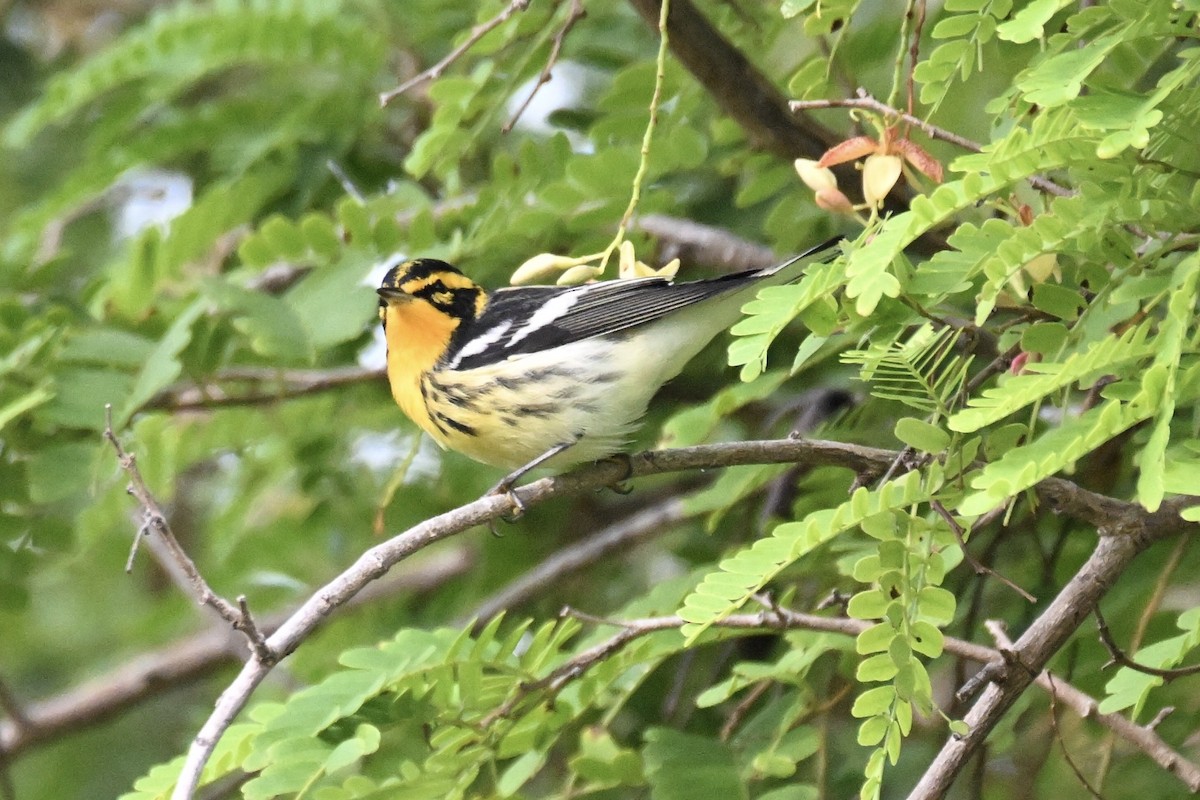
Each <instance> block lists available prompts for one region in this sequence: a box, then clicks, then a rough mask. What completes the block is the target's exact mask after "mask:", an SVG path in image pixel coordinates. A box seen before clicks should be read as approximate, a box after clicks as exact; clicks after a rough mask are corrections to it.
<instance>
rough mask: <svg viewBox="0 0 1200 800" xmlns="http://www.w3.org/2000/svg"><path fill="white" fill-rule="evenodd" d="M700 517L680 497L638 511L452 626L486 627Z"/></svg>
mask: <svg viewBox="0 0 1200 800" xmlns="http://www.w3.org/2000/svg"><path fill="white" fill-rule="evenodd" d="M699 513H700V512H698V511H689V510H688V507H687V503H686V501H685V500H684V499H683V498H677V497H676V498H671V499H670V500H667V501H666V502H664V503H658V504H655V505H654V506H651V507H650V508H646V509H643V510H641V511H638V512H637V513H635V514H633V515H632V516H630V517H627V518H626V519H623V520H621V521H620V522H617V523H615V524H613V525H610V526H608V527H607V528H605V529H604V530H602V531H598V532H597V533H594V534H588V535H587V536H586V537H585V538H583V539H581V540H579V541H578V542H574V543H572V544H570V545H569V546H567V547H564V548H562V549H560V550H557V551H556V552H554V553H551V554H550V555H549V556H548V557H547V558H545V559H544V560H542V561H541V562H539V563H538V564H536V565H535V566H533V567H532V568H530V569H528V570H526V571H525V572H523V573H522V574H521V575H518V576H517V577H516V578H515V579H513V580H512V581H510V582H509V583H508V584H506V585H504V586H502V587H500V588H499V589H498V590H496V591H494V592H492V593H491V594H490V595H488V596H487V597H486V598H484V599H483V600H482V601H481V602H479V603H478V604H477V605H476V606H475V607H474V608H473V609H472V610H471V611H470V612H468V613H466V614H463V615H461V616H460V617H459V618H458V619H456V620H454V621H453V622H451V623H450V624H451V625H452V626H453V627H456V628H461V627H463V626H465V625H467V624H468V623H470V622H471V621H472V620H474V622H475V625H477V626H480V625H483V624H485V623H486V622H487V621H488V620H490V619H491V618H492V617H494V616H496V615H497V614H499V613H501V612H502V611H505V610H507V609H511V608H514V607H516V606H518V605H520V604H521V603H524V602H527V601H528V600H529V599H530V598H531V597H534V596H536V595H538V594H541V593H544V592H546V591H547V590H549V589H552V588H553V587H554V586H555V585H557V584H558V583H560V582H561V581H562V580H563V578H565V577H566V576H568V575H571V574H573V573H575V572H578V571H580V570H582V569H584V568H585V567H588V566H590V565H592V564H595V563H596V562H597V561H599V560H600V559H602V558H604V557H605V556H608V555H611V554H613V553H617V552H629V551H630V550H631V549H632V548H633V547H635V546H637V545H638V544H640V543H642V542H644V541H646V540H648V539H651V538H653V537H656V536H661V535H663V534H665V533H667V532H669V531H672V530H674V529H675V528H676V527H677V526H678V525H680V524H681V523H683V522H685V521H686V520H688V519H690V518H692V517H694V516H697V515H698V514H699Z"/></svg>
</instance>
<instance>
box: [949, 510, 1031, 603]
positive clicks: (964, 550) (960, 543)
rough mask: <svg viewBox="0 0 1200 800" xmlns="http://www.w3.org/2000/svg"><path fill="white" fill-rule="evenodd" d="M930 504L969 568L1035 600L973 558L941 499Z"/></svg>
mask: <svg viewBox="0 0 1200 800" xmlns="http://www.w3.org/2000/svg"><path fill="white" fill-rule="evenodd" d="M930 506H931V507H932V508H933V510H934V511H935V512H937V515H938V516H939V517H941V518H942V519H943V520H945V521H946V525H948V526H949V528H950V532H951V533H953V534H954V539H955V541H957V542H958V547H959V549H960V550H961V551H962V554H963V558H965V559H966V560H967V563H968V564H970V565H971V569H972V570H973V571H974V573H975V574H976V575H991V576H992V577H993V578H995V579H996V580H998V581H1000V582H1001V583H1003V584H1004V585H1005V586H1007V587H1008V588H1010V589H1012V590H1013V591H1014V592H1016V593H1017V594H1019V595H1021V597H1023V598H1025V600H1026V601H1027V602H1030V603H1036V602H1037V598H1036V597H1034V596H1033V595H1031V594H1030V593H1029V592H1027V591H1025V590H1024V589H1022V588H1021V587H1020V586H1018V585H1017V584H1015V583H1013V582H1012V581H1010V580H1009V579H1008V578H1006V577H1004V576H1003V575H1001V574H1000V573H999V572H996V570H994V569H992V568H991V567H989V566H987V565H986V564H984V563H982V562H981V561H980V560H979V559H977V558H975V556H973V555H972V554H971V551H970V550H968V549H967V542H966V540H965V539H963V534H964V533H965V531H964V530H963V526H962V525H959V524H958V520H956V519H955V518H954V515H953V514H951V513H950V512H949V511H948V510H947V509H946V507H945V506H944V505H942V501H941V500H934V501H933V502H932V503H930Z"/></svg>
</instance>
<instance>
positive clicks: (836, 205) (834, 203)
mask: <svg viewBox="0 0 1200 800" xmlns="http://www.w3.org/2000/svg"><path fill="white" fill-rule="evenodd" d="M814 199H815V200H816V202H817V208H821V209H824V210H825V211H832V212H833V213H835V214H853V213H854V204H853V203H851V202H850V198H849V197H846V195H844V194H842V192H841V191H840V190H839V189H821V190H820V191H818V192H817V193H816V195H815V196H814Z"/></svg>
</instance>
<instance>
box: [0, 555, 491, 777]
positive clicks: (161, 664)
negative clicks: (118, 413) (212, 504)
mask: <svg viewBox="0 0 1200 800" xmlns="http://www.w3.org/2000/svg"><path fill="white" fill-rule="evenodd" d="M472 565H473V559H472V558H471V556H470V555H469V553H468V551H467V550H466V549H465V548H457V549H454V550H451V551H449V552H446V553H439V554H438V555H436V556H431V557H429V558H422V559H421V560H420V562H419V563H414V564H413V565H412V567H413V568H412V569H410V570H404V571H399V572H397V573H396V574H395V575H390V576H388V577H387V578H385V579H384V580H381V581H378V582H376V583H374V584H372V585H371V586H368V587H366V588H365V589H364V590H363V591H361V592H359V593H358V594H357V595H355V597H354V598H353V599H352V600H351V601H350V602H348V603H347V604H346V608H347V609H350V608H359V607H362V606H365V605H367V604H369V603H373V602H376V601H378V600H383V599H386V598H391V597H396V596H398V595H403V594H424V593H426V592H429V591H432V590H433V589H436V588H437V587H439V586H441V585H442V584H444V583H446V582H447V581H449V580H450V579H452V578H455V577H457V576H459V575H461V574H463V573H464V572H466V571H467V570H468V569H470V568H471V566H472ZM291 614H292V611H290V610H289V611H283V612H279V613H275V614H269V615H267V616H265V617H264V618H263V619H262V621H261V622H260V626H261V628H262V631H263V632H264V633H265V634H270V633H271V632H273V631H275V630H276V629H277V628H278V627H279V626H280V625H282V624H283V622H284V621H285V620H286V619H287V618H288V617H289V616H291ZM236 641H237V639H236V638H234V637H233V636H232V635H231V634H230V632H229V631H228V630H227V629H224V628H221V629H217V628H210V629H208V630H205V631H202V632H200V633H197V634H193V635H191V636H186V637H183V638H181V639H177V640H175V641H174V642H171V643H170V644H168V645H166V646H164V647H161V648H159V649H157V650H151V651H149V652H145V653H141V654H139V655H137V656H135V657H133V658H131V659H130V660H129V661H127V662H125V663H124V664H121V665H119V666H117V667H115V668H114V669H111V670H109V671H108V672H106V673H104V674H103V675H100V676H98V677H96V678H94V679H92V680H90V681H87V682H85V683H81V684H79V685H78V686H74V687H72V688H70V689H67V690H66V691H64V692H62V693H60V694H57V695H55V696H53V697H49V698H46V699H44V700H38V701H35V702H32V703H30V704H29V706H28V708H26V709H21V717H20V718H18V717H16V716H14V714H13V709H11V708H8V707H7V706H6V707H5V713H6V714H8V719H3V720H0V761H3V760H4V759H13V758H15V757H17V756H19V755H21V754H22V753H25V752H28V751H30V750H33V749H36V748H37V747H40V746H43V745H46V744H51V743H53V742H55V741H58V740H59V739H61V738H62V737H64V736H67V735H70V734H74V733H79V732H82V731H84V730H86V729H88V728H90V727H93V726H95V725H99V724H101V723H103V722H105V721H107V720H109V719H112V718H113V717H116V716H118V715H119V714H122V713H124V712H126V711H128V710H129V709H130V708H132V707H133V706H135V705H137V704H138V703H141V702H143V701H145V700H148V699H150V698H152V697H157V696H158V695H160V694H162V693H164V692H167V691H170V690H172V689H177V688H180V687H182V686H186V685H188V684H191V683H195V682H197V681H200V680H203V679H204V678H206V677H208V676H210V675H212V674H213V673H214V672H216V671H218V670H220V669H222V668H224V667H227V666H231V665H234V664H241V663H243V662H244V660H245V659H244V656H243V655H242V652H243V651H241V649H240V648H236V647H234V646H233V645H234V644H235V643H236Z"/></svg>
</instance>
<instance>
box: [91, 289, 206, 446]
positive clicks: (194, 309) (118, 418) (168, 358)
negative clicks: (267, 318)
mask: <svg viewBox="0 0 1200 800" xmlns="http://www.w3.org/2000/svg"><path fill="white" fill-rule="evenodd" d="M204 307H205V303H204V301H202V300H196V301H194V302H192V304H191V305H189V306H188V307H187V308H185V309H184V310H183V311H182V312H181V313H180V314H179V315H178V316H177V317H175V321H174V322H172V323H171V327H169V328H167V332H166V334H164V335H163V337H162V339H160V340H159V342H158V344H157V345H155V347H154V350H153V351H152V352H151V353H150V355H149V357H148V358H147V359H146V361H145V364H144V365H143V366H142V369H141V371H140V372H139V373H138V376H137V378H136V379H135V381H134V384H133V388H132V389H131V390H130V392H129V396H128V397H127V398H126V399H125V402H124V404H123V405H121V407H120V409H119V410H118V411H117V412H116V413H115V414H114V415H113V417H114V418H113V425H114V427H115V428H116V429H118V430H119V429H121V428H123V427H124V426H125V424H126V423H127V422H128V421H129V418H130V417H131V416H133V414H134V412H135V411H137V410H138V409H140V408H141V407H142V406H143V405H145V404H146V401H147V400H149V399H150V398H151V397H153V396H154V395H155V394H157V393H158V392H159V391H160V390H161V389H164V388H166V387H167V386H168V385H169V384H171V383H172V382H173V381H175V379H177V378H178V377H179V376H180V375H181V374H182V373H183V365H182V364H181V363H180V361H179V354H180V353H181V352H183V348H185V347H187V345H188V343H189V342H191V340H192V325H193V324H194V323H195V322H196V320H197V319H199V318H200V315H201V314H202V313H204Z"/></svg>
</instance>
